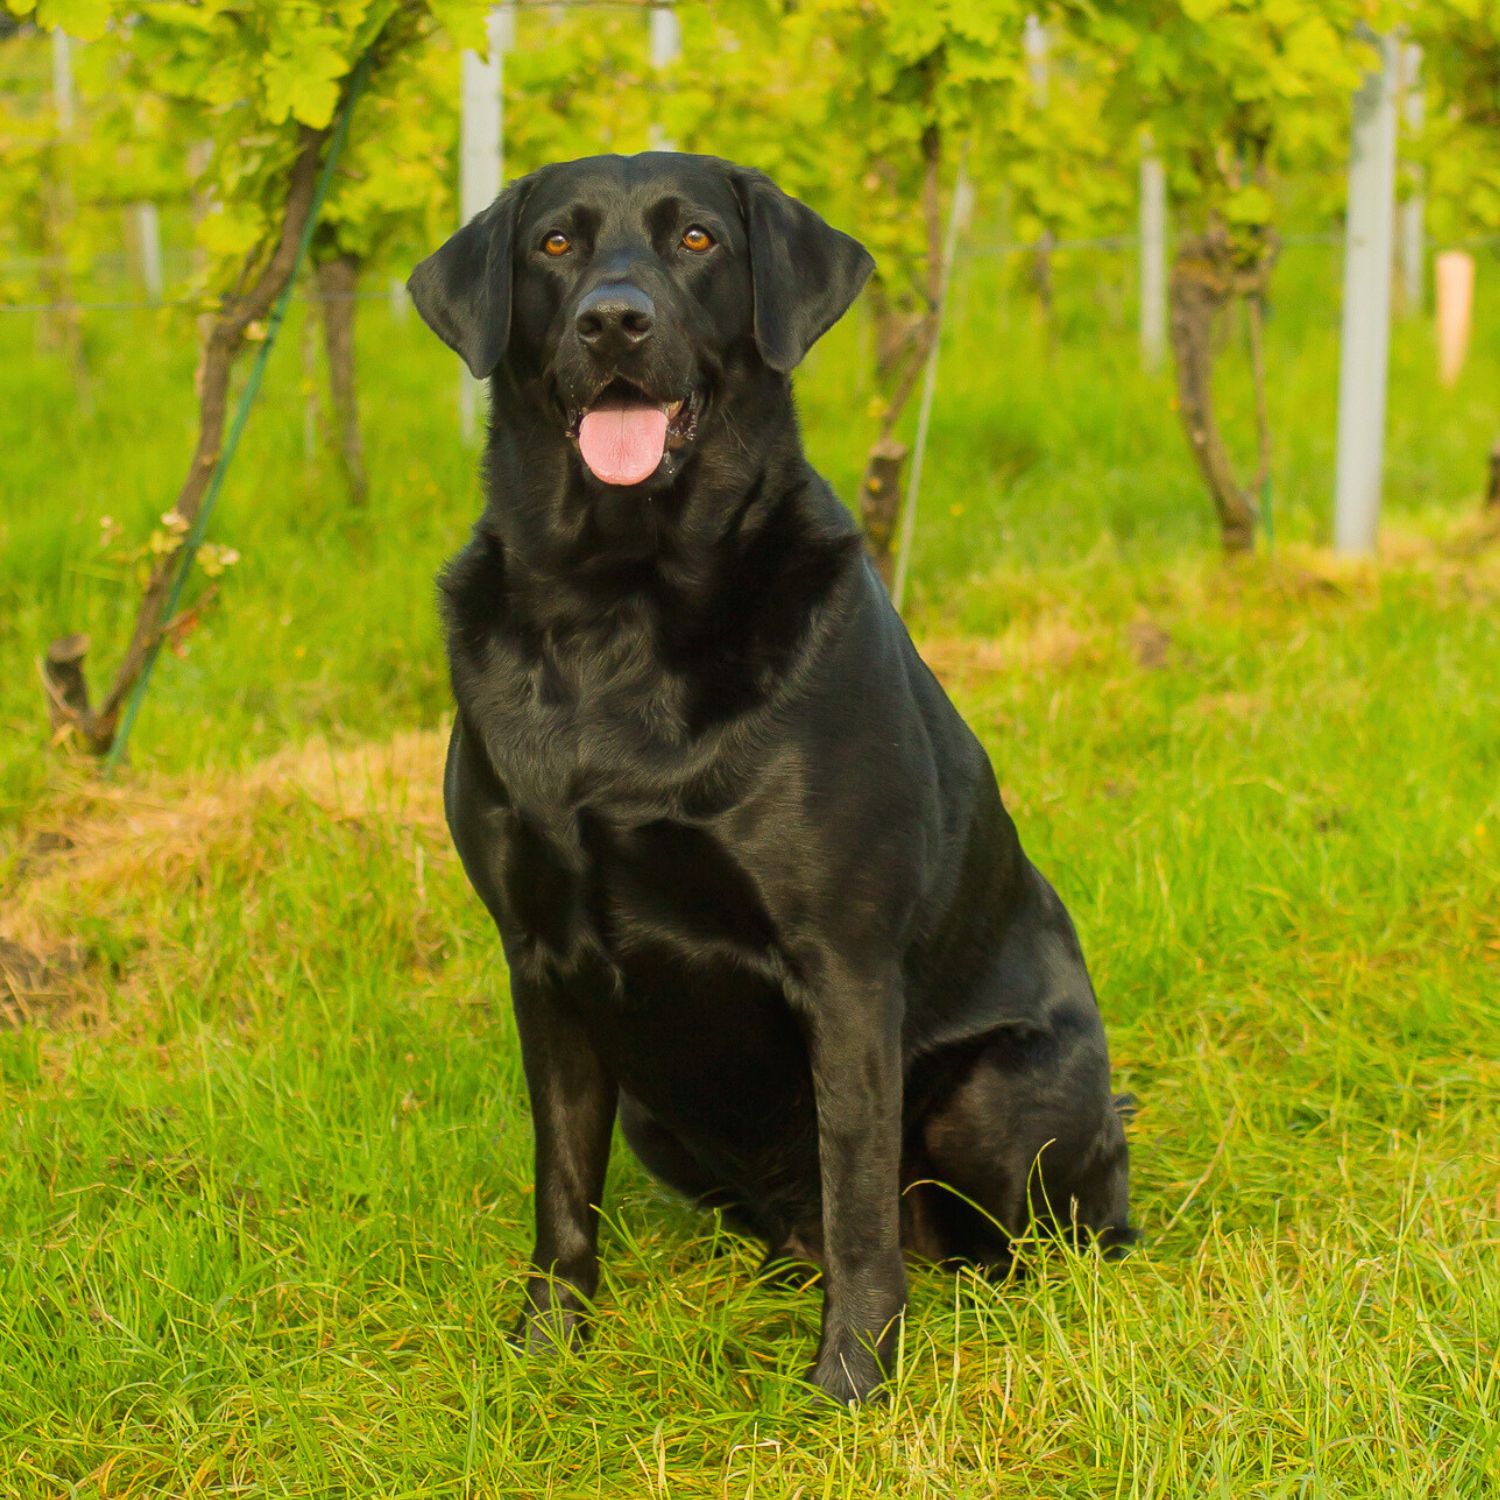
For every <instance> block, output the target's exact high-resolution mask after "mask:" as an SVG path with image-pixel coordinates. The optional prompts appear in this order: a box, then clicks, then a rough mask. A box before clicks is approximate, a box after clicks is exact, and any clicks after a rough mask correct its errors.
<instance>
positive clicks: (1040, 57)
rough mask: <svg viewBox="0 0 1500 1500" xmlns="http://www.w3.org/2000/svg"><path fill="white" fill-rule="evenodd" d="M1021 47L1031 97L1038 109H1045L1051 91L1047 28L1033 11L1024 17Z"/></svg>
mask: <svg viewBox="0 0 1500 1500" xmlns="http://www.w3.org/2000/svg"><path fill="white" fill-rule="evenodd" d="M1021 48H1022V51H1024V52H1025V54H1026V76H1027V78H1028V79H1029V80H1030V83H1031V97H1032V101H1033V102H1034V103H1035V104H1036V106H1037V108H1038V109H1046V107H1047V100H1048V98H1049V96H1050V94H1051V92H1052V89H1051V77H1050V69H1049V59H1048V52H1049V50H1050V49H1049V46H1048V38H1047V28H1046V26H1044V25H1043V24H1042V18H1041V17H1040V16H1038V15H1037V14H1036V13H1035V12H1032V13H1031V14H1029V15H1028V16H1027V17H1026V28H1025V31H1024V32H1023V33H1022V36H1021Z"/></svg>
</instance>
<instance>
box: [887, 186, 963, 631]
mask: <svg viewBox="0 0 1500 1500" xmlns="http://www.w3.org/2000/svg"><path fill="white" fill-rule="evenodd" d="M968 196H969V173H968V164H967V161H966V160H963V161H960V162H959V164H958V180H957V181H956V182H955V183H954V185H953V202H952V203H951V204H950V205H949V208H948V229H947V233H946V234H945V235H944V236H943V264H942V269H941V271H940V273H939V281H938V288H939V290H938V299H937V306H936V307H935V308H933V310H932V316H933V317H934V318H935V319H936V327H935V328H934V329H933V334H932V347H931V349H929V350H928V351H927V368H926V369H925V370H924V371H923V372H922V404H921V406H920V407H919V408H918V411H917V437H916V443H915V444H914V447H913V452H912V461H911V483H910V484H909V485H908V486H907V489H906V506H905V509H904V510H903V511H902V513H901V540H900V543H899V545H898V546H897V548H896V572H895V577H894V579H893V581H892V583H891V603H892V604H894V605H895V607H896V609H897V610H898V611H899V610H900V608H901V605H902V604H903V602H904V601H905V599H906V580H907V578H908V576H909V575H910V572H911V549H912V542H913V541H914V540H915V539H916V535H917V500H918V499H919V497H920V496H921V493H922V467H923V464H924V461H925V460H926V457H927V430H928V426H929V424H930V423H931V421H932V400H933V396H934V395H935V394H936V392H937V374H938V356H939V354H940V353H941V350H942V343H943V312H944V309H945V307H946V305H947V302H948V288H949V286H950V285H951V284H952V279H953V262H954V259H955V257H956V256H957V254H958V231H959V225H960V223H961V222H962V220H963V210H964V205H965V203H966V202H967V201H968ZM899 474H900V467H899V460H898V461H897V469H896V476H897V479H898V482H899Z"/></svg>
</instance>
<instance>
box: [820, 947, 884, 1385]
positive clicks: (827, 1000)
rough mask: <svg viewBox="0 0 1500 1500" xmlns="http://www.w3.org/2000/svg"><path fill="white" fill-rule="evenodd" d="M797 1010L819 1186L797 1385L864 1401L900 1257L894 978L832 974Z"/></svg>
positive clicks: (879, 1360)
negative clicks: (812, 1331)
mask: <svg viewBox="0 0 1500 1500" xmlns="http://www.w3.org/2000/svg"><path fill="white" fill-rule="evenodd" d="M810 1000H811V1003H810V1004H809V1005H808V1008H807V1013H806V1018H805V1019H806V1026H807V1037H808V1047H809V1051H810V1054H811V1060H812V1075H813V1087H814V1090H815V1093H816V1097H817V1114H818V1161H819V1168H820V1175H821V1178H822V1189H823V1256H824V1268H825V1282H824V1292H823V1332H822V1337H821V1339H820V1340H819V1343H818V1358H817V1361H816V1363H815V1364H814V1365H813V1367H812V1368H811V1369H810V1370H809V1371H808V1379H810V1380H811V1381H812V1382H813V1384H815V1385H817V1386H819V1387H821V1389H823V1390H824V1391H826V1392H827V1393H828V1394H829V1395H830V1396H832V1397H833V1398H834V1400H836V1401H839V1402H843V1403H849V1402H855V1401H863V1400H865V1399H867V1398H868V1397H870V1396H872V1395H874V1394H875V1393H876V1391H877V1390H878V1388H879V1386H880V1384H881V1382H882V1380H884V1379H885V1377H886V1376H887V1375H888V1374H889V1373H890V1371H891V1367H892V1364H893V1362H894V1356H895V1352H896V1341H897V1338H898V1335H899V1333H900V1323H901V1316H902V1312H903V1310H904V1309H905V1307H906V1268H905V1265H904V1263H903V1261H902V1257H901V1225H900V1181H899V1177H900V1160H901V1088H902V1079H901V1015H900V991H899V980H898V979H897V978H896V977H895V975H893V974H891V975H880V976H856V975H853V974H844V975H841V976H840V977H839V978H838V979H836V980H834V981H833V982H831V983H826V984H823V985H820V986H818V993H817V994H816V996H814V997H810Z"/></svg>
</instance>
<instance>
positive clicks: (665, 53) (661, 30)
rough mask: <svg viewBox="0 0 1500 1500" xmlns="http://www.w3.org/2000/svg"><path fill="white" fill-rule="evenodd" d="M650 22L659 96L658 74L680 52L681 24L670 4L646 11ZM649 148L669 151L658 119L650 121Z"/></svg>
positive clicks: (657, 93) (652, 63)
mask: <svg viewBox="0 0 1500 1500" xmlns="http://www.w3.org/2000/svg"><path fill="white" fill-rule="evenodd" d="M647 14H648V15H649V17H650V24H651V70H652V72H653V73H656V74H657V75H658V79H657V84H658V87H657V92H656V97H657V99H658V100H660V98H661V93H662V91H661V87H660V74H661V73H662V72H663V71H664V70H665V69H667V68H669V67H671V66H672V64H673V63H674V62H676V61H677V59H678V57H679V56H680V55H681V54H682V24H681V22H679V21H678V19H677V12H676V11H675V10H673V9H672V7H671V6H670V5H656V6H653V7H652V9H651V10H650V11H649V12H648V13H647ZM651 149H652V150H653V151H670V150H671V149H672V142H671V140H670V138H669V137H668V135H667V132H666V131H665V130H664V129H663V128H662V125H661V123H660V122H659V121H657V120H653V121H652V122H651Z"/></svg>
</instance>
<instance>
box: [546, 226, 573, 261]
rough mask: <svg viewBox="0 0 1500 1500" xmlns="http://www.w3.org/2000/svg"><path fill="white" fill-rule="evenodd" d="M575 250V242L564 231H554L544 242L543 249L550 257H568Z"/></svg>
mask: <svg viewBox="0 0 1500 1500" xmlns="http://www.w3.org/2000/svg"><path fill="white" fill-rule="evenodd" d="M572 248H573V241H572V240H570V239H569V238H568V237H567V235H565V234H564V233H563V232H562V230H560V229H554V230H553V231H552V233H551V234H549V235H548V236H547V238H546V239H544V240H543V241H542V249H543V250H544V251H545V252H546V253H547V254H548V255H566V254H567V253H568V251H569V250H571V249H572Z"/></svg>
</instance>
